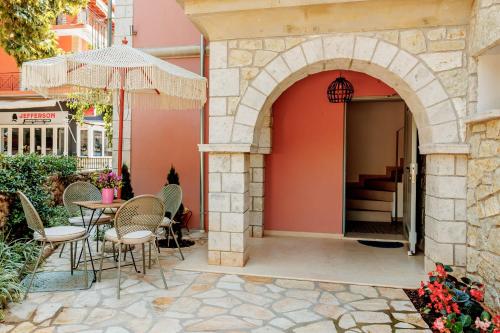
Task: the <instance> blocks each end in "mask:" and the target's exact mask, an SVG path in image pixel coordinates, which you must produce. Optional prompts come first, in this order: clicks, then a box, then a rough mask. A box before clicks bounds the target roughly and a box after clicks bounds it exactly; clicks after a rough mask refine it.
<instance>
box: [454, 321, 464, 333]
mask: <svg viewBox="0 0 500 333" xmlns="http://www.w3.org/2000/svg"><path fill="white" fill-rule="evenodd" d="M451 330H452V331H453V333H462V332H463V331H464V327H463V325H462V323H461V322H460V321H458V322H456V323H455V324H453V326H452V328H451Z"/></svg>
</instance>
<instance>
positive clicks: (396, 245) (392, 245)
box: [358, 240, 404, 249]
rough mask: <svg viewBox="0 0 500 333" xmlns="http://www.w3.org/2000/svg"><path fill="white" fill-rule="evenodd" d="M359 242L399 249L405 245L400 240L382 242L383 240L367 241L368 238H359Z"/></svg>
mask: <svg viewBox="0 0 500 333" xmlns="http://www.w3.org/2000/svg"><path fill="white" fill-rule="evenodd" d="M358 243H359V244H363V245H366V246H371V247H379V248H383V249H397V248H400V247H403V246H404V244H403V243H400V242H381V241H367V240H359V241H358Z"/></svg>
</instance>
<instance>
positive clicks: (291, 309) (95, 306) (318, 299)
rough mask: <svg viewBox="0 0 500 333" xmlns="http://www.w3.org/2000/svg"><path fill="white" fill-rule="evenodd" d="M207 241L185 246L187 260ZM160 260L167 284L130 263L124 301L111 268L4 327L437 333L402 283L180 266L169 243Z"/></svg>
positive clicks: (17, 309) (43, 298)
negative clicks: (210, 270)
mask: <svg viewBox="0 0 500 333" xmlns="http://www.w3.org/2000/svg"><path fill="white" fill-rule="evenodd" d="M205 243H206V241H205V240H198V241H197V245H195V246H194V247H192V248H189V249H186V250H185V255H186V259H187V260H186V262H187V261H188V260H190V259H192V258H193V257H194V256H196V255H197V253H199V252H200V251H203V248H204V247H205ZM67 256H68V253H65V254H64V255H63V258H59V257H58V253H54V254H52V255H51V256H50V257H49V258H48V260H47V262H46V264H45V266H44V269H45V270H48V271H49V270H65V269H69V260H68V258H67ZM160 261H161V264H162V266H163V267H164V268H165V269H166V270H167V274H166V277H167V282H168V285H169V289H168V290H165V289H163V288H162V282H161V278H160V275H159V270H158V269H157V268H154V267H153V269H151V270H148V271H147V274H146V275H145V276H142V275H140V274H137V273H135V272H134V271H133V267H131V266H129V267H126V268H125V269H124V270H125V274H123V279H124V280H122V294H121V295H122V297H121V299H120V300H117V299H116V296H115V292H116V279H115V274H116V271H115V270H108V271H105V272H104V273H103V280H102V282H101V283H95V284H93V286H92V287H91V288H90V289H88V290H78V291H69V292H51V293H32V294H30V295H29V297H28V299H27V300H26V301H25V302H23V303H21V304H14V305H13V306H11V308H10V310H9V312H8V313H7V318H6V319H7V320H6V323H4V324H0V332H1V333H5V332H9V333H18V332H38V333H42V332H43V333H51V332H54V333H63V332H87V333H91V332H92V333H100V332H102V333H125V332H151V333H154V332H161V333H169V332H252V333H262V332H268V333H275V332H295V333H301V332H302V333H304V332H314V333H318V332H367V333H371V332H373V333H375V332H383V333H385V332H387V333H389V332H394V331H396V332H399V333H404V332H430V330H428V329H426V327H427V326H426V324H425V323H424V321H423V320H422V319H421V317H420V315H419V314H418V313H417V312H416V310H415V308H414V307H413V305H412V304H411V302H410V301H409V300H408V298H407V296H406V295H405V293H404V292H403V290H402V289H397V288H385V287H372V286H360V285H352V284H338V283H324V282H315V281H300V280H289V279H276V278H270V277H258V276H249V275H232V274H218V273H204V272H199V271H182V270H176V269H174V267H175V265H177V264H179V262H180V260H179V259H178V257H177V253H176V252H174V251H172V250H169V249H168V250H166V249H162V250H161V259H160ZM112 264H113V263H112V261H108V262H107V265H108V266H109V265H112ZM318 265H320V264H318Z"/></svg>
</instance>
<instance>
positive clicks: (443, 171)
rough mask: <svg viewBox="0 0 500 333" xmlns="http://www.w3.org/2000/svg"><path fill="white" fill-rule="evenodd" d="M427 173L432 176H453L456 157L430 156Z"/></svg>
mask: <svg viewBox="0 0 500 333" xmlns="http://www.w3.org/2000/svg"><path fill="white" fill-rule="evenodd" d="M426 172H427V174H430V175H443V176H453V175H454V174H455V155H441V154H440V155H437V154H436V155H428V156H427V164H426Z"/></svg>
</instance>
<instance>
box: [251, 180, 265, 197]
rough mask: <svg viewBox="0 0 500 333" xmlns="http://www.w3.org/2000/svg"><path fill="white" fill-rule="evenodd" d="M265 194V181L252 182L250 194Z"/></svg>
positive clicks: (254, 195)
mask: <svg viewBox="0 0 500 333" xmlns="http://www.w3.org/2000/svg"><path fill="white" fill-rule="evenodd" d="M263 195H264V183H250V196H252V197H262V196H263Z"/></svg>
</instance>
